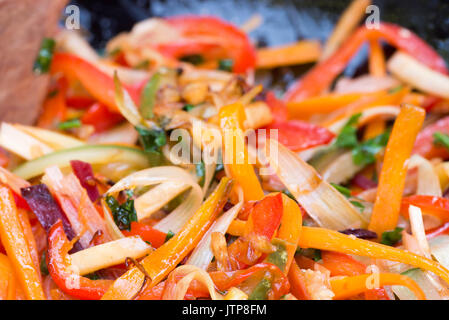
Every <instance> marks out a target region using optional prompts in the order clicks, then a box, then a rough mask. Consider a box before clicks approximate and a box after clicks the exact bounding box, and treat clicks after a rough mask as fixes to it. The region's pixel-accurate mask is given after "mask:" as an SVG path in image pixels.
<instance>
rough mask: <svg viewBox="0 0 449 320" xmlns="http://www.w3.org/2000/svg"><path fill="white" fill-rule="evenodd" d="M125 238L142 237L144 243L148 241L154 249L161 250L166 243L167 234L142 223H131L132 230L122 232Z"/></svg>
mask: <svg viewBox="0 0 449 320" xmlns="http://www.w3.org/2000/svg"><path fill="white" fill-rule="evenodd" d="M122 232H123V234H124V235H125V237H129V236H136V235H137V236H140V237H141V238H142V240H143V241H148V242H149V243H151V246H153V247H154V248H159V247H160V246H162V245H163V244H164V243H165V239H166V238H167V234H166V233H164V232H162V231H159V230H157V229H154V228H153V227H151V226H149V225H147V224H145V223H140V222H131V230H130V231H127V230H123V231H122Z"/></svg>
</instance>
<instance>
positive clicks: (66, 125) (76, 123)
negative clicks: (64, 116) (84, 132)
mask: <svg viewBox="0 0 449 320" xmlns="http://www.w3.org/2000/svg"><path fill="white" fill-rule="evenodd" d="M79 127H81V120H80V119H70V120H67V121H64V122H61V123H59V124H58V129H60V130H69V129H73V128H79Z"/></svg>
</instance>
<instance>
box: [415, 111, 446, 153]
mask: <svg viewBox="0 0 449 320" xmlns="http://www.w3.org/2000/svg"><path fill="white" fill-rule="evenodd" d="M436 132H441V133H444V134H449V116H447V117H444V118H442V119H440V120H438V121H437V122H435V123H433V124H431V125H429V126H427V127H425V128H424V129H423V130H422V131H421V132H420V133H419V134H418V136H417V137H416V141H415V146H414V147H413V151H412V152H413V153H415V154H419V155H421V156H423V157H425V158H428V159H431V158H448V157H449V151H448V150H447V149H446V148H445V147H443V146H436V145H435V144H434V143H433V140H434V137H433V135H434V133H436Z"/></svg>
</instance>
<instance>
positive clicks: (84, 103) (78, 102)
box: [65, 96, 95, 110]
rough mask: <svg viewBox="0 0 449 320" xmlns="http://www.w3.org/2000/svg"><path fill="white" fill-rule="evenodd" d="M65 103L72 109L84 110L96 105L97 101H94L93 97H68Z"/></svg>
mask: <svg viewBox="0 0 449 320" xmlns="http://www.w3.org/2000/svg"><path fill="white" fill-rule="evenodd" d="M65 103H66V105H67V106H68V107H70V108H73V109H79V110H84V109H87V108H89V107H90V106H91V105H92V104H94V103H95V100H94V99H92V98H91V97H84V96H72V97H66V99H65Z"/></svg>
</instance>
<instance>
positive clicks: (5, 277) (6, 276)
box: [0, 253, 16, 300]
mask: <svg viewBox="0 0 449 320" xmlns="http://www.w3.org/2000/svg"><path fill="white" fill-rule="evenodd" d="M15 297H16V279H15V276H14V272H13V269H12V266H11V263H10V262H9V259H8V257H7V256H6V255H4V254H3V253H0V300H15Z"/></svg>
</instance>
